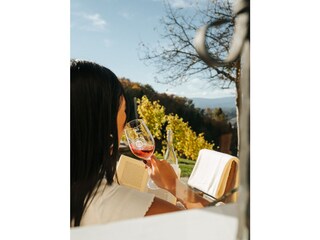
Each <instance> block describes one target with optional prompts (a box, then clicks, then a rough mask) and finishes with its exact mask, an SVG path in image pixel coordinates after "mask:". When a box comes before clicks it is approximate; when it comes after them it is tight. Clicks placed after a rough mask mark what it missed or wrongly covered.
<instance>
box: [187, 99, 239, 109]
mask: <svg viewBox="0 0 320 240" xmlns="http://www.w3.org/2000/svg"><path fill="white" fill-rule="evenodd" d="M192 101H193V103H194V106H195V107H196V108H203V109H205V108H222V109H229V108H236V102H235V101H236V99H235V97H223V98H214V99H208V98H192Z"/></svg>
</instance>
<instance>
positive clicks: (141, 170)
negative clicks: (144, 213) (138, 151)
mask: <svg viewBox="0 0 320 240" xmlns="http://www.w3.org/2000/svg"><path fill="white" fill-rule="evenodd" d="M117 176H118V181H119V183H120V185H123V186H127V187H130V188H134V189H137V190H138V191H140V192H150V193H153V194H155V195H156V196H157V197H159V198H161V199H163V200H166V201H168V202H171V203H173V204H175V203H176V198H175V197H174V196H173V195H172V194H171V193H170V192H168V191H166V190H164V189H161V188H159V189H156V190H151V189H149V188H148V187H147V183H148V180H149V175H148V170H147V169H146V168H145V164H144V163H143V162H142V161H139V160H137V159H134V158H131V157H128V156H126V155H123V154H122V155H121V156H120V159H119V162H118V165H117Z"/></svg>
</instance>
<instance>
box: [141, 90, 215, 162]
mask: <svg viewBox="0 0 320 240" xmlns="http://www.w3.org/2000/svg"><path fill="white" fill-rule="evenodd" d="M137 103H138V113H139V116H140V117H141V118H142V119H143V120H144V121H145V122H146V124H147V126H148V127H149V129H150V131H151V133H152V135H153V136H154V137H155V138H157V139H159V140H161V139H162V140H163V141H162V143H163V148H162V152H164V151H165V148H166V140H165V139H166V136H163V134H162V132H161V130H162V127H163V125H164V124H165V123H167V127H166V130H168V129H171V130H172V131H173V134H174V148H175V150H176V151H177V154H178V156H179V157H186V158H189V159H192V160H196V159H197V157H198V153H199V151H200V150H201V149H203V148H206V149H212V147H213V146H214V144H213V143H209V142H207V141H206V140H205V139H204V136H203V133H200V134H198V135H197V134H196V133H195V132H194V131H193V130H192V129H191V127H190V126H189V124H188V122H184V121H183V119H182V118H179V116H178V115H177V114H176V115H172V114H170V115H166V114H165V108H164V107H163V106H161V105H160V104H159V101H153V102H151V101H149V99H148V98H147V97H146V96H143V97H142V98H141V99H138V100H137Z"/></svg>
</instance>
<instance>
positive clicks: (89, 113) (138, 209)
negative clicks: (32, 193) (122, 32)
mask: <svg viewBox="0 0 320 240" xmlns="http://www.w3.org/2000/svg"><path fill="white" fill-rule="evenodd" d="M70 71H71V72H70V78H71V179H70V180H71V182H70V185H71V214H70V224H71V226H83V225H89V224H103V223H108V222H111V221H117V220H122V219H128V218H134V217H143V216H148V215H153V214H159V213H166V212H172V211H178V210H180V209H179V208H178V207H176V206H175V205H172V204H171V203H168V202H166V201H164V200H161V199H159V198H157V197H155V196H154V195H153V194H149V193H142V192H139V191H136V190H134V189H129V188H126V187H124V186H120V185H118V184H117V183H116V181H115V180H116V176H115V173H116V163H117V159H118V147H119V142H120V137H121V135H122V132H123V129H124V126H125V124H126V121H127V116H128V113H127V111H128V108H127V107H126V104H127V101H126V97H125V94H124V90H123V88H122V86H121V83H120V82H119V80H118V78H117V77H116V76H115V74H114V73H112V72H111V71H110V70H109V69H107V68H105V67H103V66H100V65H98V64H96V63H93V62H88V61H77V60H71V66H70ZM150 167H152V178H153V180H154V181H155V183H156V184H157V185H158V186H159V187H162V188H164V189H167V190H168V191H170V192H171V193H172V194H174V195H176V196H177V197H178V198H179V199H181V201H182V202H184V203H185V205H186V207H202V206H204V205H207V202H206V201H203V200H201V199H200V200H199V199H196V200H195V198H194V197H193V198H192V199H193V200H192V201H190V199H189V197H190V194H188V195H189V196H188V197H184V196H183V195H181V196H182V197H179V192H183V191H185V186H184V185H182V184H181V182H179V181H178V180H177V176H176V174H175V172H174V170H173V169H172V167H171V166H170V164H167V163H166V162H165V161H159V160H157V159H156V158H155V157H153V158H152V161H151V166H150ZM160 172H161V174H160ZM187 191H189V190H187ZM199 201H200V205H198V204H199ZM191 202H195V204H193V203H191Z"/></svg>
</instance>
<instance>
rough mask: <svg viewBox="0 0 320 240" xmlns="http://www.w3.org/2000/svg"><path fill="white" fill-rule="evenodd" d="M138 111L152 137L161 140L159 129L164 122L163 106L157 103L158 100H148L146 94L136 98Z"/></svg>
mask: <svg viewBox="0 0 320 240" xmlns="http://www.w3.org/2000/svg"><path fill="white" fill-rule="evenodd" d="M137 103H138V109H137V110H138V113H139V116H140V118H142V119H143V120H144V121H145V123H146V124H147V126H148V128H149V129H150V131H151V133H152V135H153V137H154V138H157V139H159V140H161V138H162V133H161V129H162V126H163V124H164V123H165V122H166V115H165V111H164V110H165V108H164V107H163V106H161V105H160V104H159V101H153V102H151V101H149V99H148V98H147V96H143V97H142V98H141V99H137Z"/></svg>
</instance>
